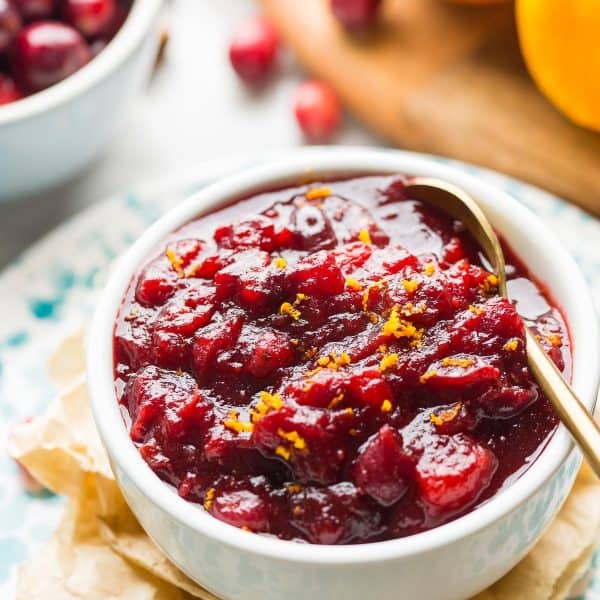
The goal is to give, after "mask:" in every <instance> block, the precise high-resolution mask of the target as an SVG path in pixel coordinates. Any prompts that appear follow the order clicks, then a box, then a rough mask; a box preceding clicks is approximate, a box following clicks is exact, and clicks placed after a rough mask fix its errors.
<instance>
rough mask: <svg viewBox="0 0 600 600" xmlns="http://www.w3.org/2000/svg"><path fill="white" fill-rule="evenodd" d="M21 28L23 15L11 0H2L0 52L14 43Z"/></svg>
mask: <svg viewBox="0 0 600 600" xmlns="http://www.w3.org/2000/svg"><path fill="white" fill-rule="evenodd" d="M19 29H21V16H20V15H19V13H18V11H17V9H16V8H15V6H14V4H12V2H11V1H10V0H0V53H2V52H4V51H5V50H6V49H7V48H8V47H9V46H10V44H11V43H12V41H13V40H14V38H15V36H16V35H17V33H18V32H19Z"/></svg>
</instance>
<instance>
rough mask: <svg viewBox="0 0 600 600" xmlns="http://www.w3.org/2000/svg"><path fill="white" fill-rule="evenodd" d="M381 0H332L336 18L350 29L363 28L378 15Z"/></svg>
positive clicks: (332, 8) (332, 9)
mask: <svg viewBox="0 0 600 600" xmlns="http://www.w3.org/2000/svg"><path fill="white" fill-rule="evenodd" d="M380 4H381V0H331V11H332V12H333V14H334V16H335V18H336V19H337V20H338V21H339V22H340V23H341V24H342V25H343V26H344V27H346V28H348V29H352V30H354V29H363V28H365V27H368V26H369V25H371V24H372V23H373V22H374V20H375V17H376V16H377V10H378V8H379V5H380Z"/></svg>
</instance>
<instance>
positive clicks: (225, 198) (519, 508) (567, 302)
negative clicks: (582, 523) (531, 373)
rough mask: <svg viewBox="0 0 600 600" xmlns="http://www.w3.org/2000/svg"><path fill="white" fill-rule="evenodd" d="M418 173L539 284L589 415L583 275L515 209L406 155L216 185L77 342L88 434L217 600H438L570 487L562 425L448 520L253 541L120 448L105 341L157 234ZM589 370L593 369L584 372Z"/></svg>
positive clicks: (476, 583)
mask: <svg viewBox="0 0 600 600" xmlns="http://www.w3.org/2000/svg"><path fill="white" fill-rule="evenodd" d="M385 172H398V173H406V174H412V175H432V176H436V177H440V178H443V179H446V180H448V181H451V182H453V183H455V184H456V185H458V186H461V187H462V188H464V189H465V190H467V191H468V192H470V193H471V194H473V195H474V196H475V197H477V198H478V199H479V200H480V202H481V204H482V205H483V207H484V209H485V211H486V212H487V213H488V215H489V217H490V218H491V219H492V222H493V223H494V225H495V226H496V228H497V229H498V230H499V231H500V232H501V233H502V234H503V235H504V236H505V238H506V239H507V240H508V241H509V242H510V244H511V245H512V246H513V247H514V248H515V250H516V251H517V252H518V254H519V255H520V256H521V257H523V258H524V259H525V260H526V262H527V264H528V265H529V266H530V267H531V268H532V270H533V272H534V273H536V274H537V275H538V276H539V277H540V278H541V280H543V281H544V282H547V283H548V285H549V287H550V289H551V291H552V293H553V294H554V296H555V297H556V299H557V300H558V302H559V303H560V305H561V306H562V307H563V309H564V312H565V315H566V317H567V319H568V321H569V323H570V327H571V334H572V338H573V343H574V344H573V345H574V349H575V355H574V367H573V385H574V387H575V389H576V391H577V392H578V394H579V395H580V397H581V399H582V400H583V401H584V402H585V404H586V406H588V407H589V408H592V407H593V405H594V401H595V395H596V391H597V387H598V369H597V365H598V364H599V363H600V360H599V348H598V339H599V338H598V332H597V324H596V317H595V312H594V309H593V307H592V302H591V298H590V294H589V292H588V290H587V288H586V284H585V282H584V280H583V277H582V275H581V273H580V271H579V269H578V268H577V266H576V265H575V263H574V261H573V260H572V259H571V258H570V256H568V255H567V253H566V252H565V250H564V249H563V248H562V246H561V245H560V243H559V241H558V240H557V239H556V238H555V237H554V235H553V234H552V233H551V232H550V231H549V230H548V229H547V228H546V227H545V226H544V225H543V224H542V223H541V222H540V221H539V220H538V219H537V218H536V217H535V216H534V215H533V214H532V213H531V212H530V211H529V210H527V209H526V208H525V207H523V206H522V205H521V204H519V203H518V202H517V201H515V200H514V199H512V198H510V197H509V196H507V195H506V194H505V193H503V192H501V191H499V190H498V189H496V188H494V187H493V186H492V185H490V184H488V183H485V182H483V181H481V180H479V179H477V178H475V177H472V176H470V175H466V174H465V173H463V172H461V171H459V170H457V169H455V168H452V167H449V166H443V165H441V164H439V163H438V162H435V161H432V160H430V159H427V158H423V157H420V156H418V155H414V154H409V153H402V152H391V151H376V150H367V149H342V148H332V149H329V150H321V149H318V150H308V151H301V152H296V153H292V154H290V155H289V157H288V158H284V159H282V160H281V161H280V162H276V163H272V164H268V165H265V166H261V167H257V168H253V169H250V170H248V171H245V172H242V173H240V174H239V175H235V176H232V177H227V178H225V179H223V180H222V181H219V182H218V183H215V184H213V185H211V186H209V187H207V188H206V189H204V190H203V191H201V192H200V193H198V194H196V195H194V196H192V197H191V198H189V199H188V200H187V201H186V202H184V203H183V204H181V205H179V206H177V207H176V208H174V209H173V210H172V211H171V212H169V213H168V214H167V215H165V216H164V217H163V218H161V219H160V220H159V221H158V222H157V223H155V224H154V225H153V226H152V227H151V228H150V229H149V230H148V231H147V232H146V233H145V234H144V235H143V236H142V237H141V238H140V239H139V240H138V241H137V243H136V244H135V245H134V246H133V247H132V248H131V250H130V251H129V252H128V253H127V254H126V255H125V256H124V257H123V259H122V260H121V261H120V263H119V264H118V265H117V267H116V269H115V271H114V273H113V275H112V277H111V279H110V281H109V283H108V285H107V287H106V289H105V290H104V293H103V295H102V297H101V299H100V303H99V305H98V308H97V312H96V314H95V317H94V320H93V324H92V327H91V330H90V332H89V337H88V344H87V361H88V377H89V388H90V392H91V399H92V408H93V412H94V416H95V419H96V423H97V425H98V429H99V431H100V435H101V437H102V440H103V442H104V444H105V445H106V449H107V451H108V454H109V456H110V459H111V462H112V465H113V469H114V471H115V474H116V477H117V480H118V482H119V485H120V486H121V489H122V491H123V493H124V495H125V497H126V499H127V501H128V503H129V505H130V506H131V508H132V510H133V512H134V513H135V514H136V516H137V517H138V519H139V521H140V522H141V524H142V525H143V527H144V528H145V530H146V531H147V532H148V533H149V535H150V536H151V537H152V538H153V539H154V540H155V542H156V543H157V544H158V545H159V546H160V547H161V548H162V549H163V550H164V551H165V552H166V553H167V555H168V556H169V557H170V558H171V559H172V561H173V562H174V563H175V564H177V565H178V566H179V567H180V568H181V569H182V570H183V571H185V572H186V573H187V574H188V575H189V576H190V577H192V578H193V579H194V580H196V581H197V582H198V583H200V584H202V585H204V586H205V587H206V588H207V589H209V590H211V591H213V592H214V593H216V594H218V595H219V596H221V597H223V598H228V599H239V600H282V599H283V598H285V599H286V600H300V599H304V598H311V599H312V600H331V599H332V598H344V600H364V599H365V598H369V599H381V600H392V599H393V600H398V598H406V599H408V598H411V599H412V598H419V599H420V600H426V599H431V600H452V599H461V598H467V597H469V596H471V595H472V594H474V593H476V592H478V591H479V590H481V589H483V588H485V587H486V586H488V585H489V584H491V583H492V582H493V581H495V580H496V579H498V578H499V577H501V576H502V575H503V574H504V573H506V572H507V571H508V570H509V569H510V568H511V567H512V566H513V565H515V564H516V563H517V562H518V561H519V560H520V559H521V558H522V557H523V556H524V554H525V553H526V552H527V551H528V550H529V549H530V548H531V546H532V545H533V544H534V543H535V541H536V540H537V539H538V538H539V536H540V535H541V533H542V532H543V531H544V529H545V527H546V526H547V525H548V524H549V523H550V521H551V520H552V518H553V516H554V515H555V514H556V512H557V510H558V509H559V507H560V506H561V504H562V502H563V500H564V499H565V497H566V495H567V494H568V492H569V490H570V489H571V486H572V483H573V480H574V477H575V475H576V472H577V468H578V465H579V462H580V455H579V453H578V451H575V450H574V448H573V444H572V442H571V440H570V438H569V436H568V434H567V432H566V430H565V428H564V427H562V426H561V427H560V428H559V429H558V431H557V432H556V433H555V434H554V436H553V437H552V439H551V441H550V442H549V444H548V446H547V447H546V448H545V449H544V451H543V453H542V454H541V456H540V457H539V458H538V460H537V461H536V462H535V463H534V464H533V466H532V467H531V468H530V469H529V470H528V471H527V472H526V473H525V474H524V475H523V476H522V477H521V478H520V479H518V480H517V481H516V482H515V483H514V484H513V485H512V486H510V488H508V489H507V490H505V491H503V492H501V493H499V494H497V495H496V496H495V497H493V498H492V499H491V500H490V501H488V502H487V503H485V504H484V505H482V506H481V507H479V508H477V509H476V510H474V511H472V512H470V513H469V514H467V515H466V516H464V517H461V518H460V519H457V520H455V521H453V522H451V523H448V524H446V525H443V526H441V527H438V528H436V529H433V530H431V531H427V532H425V533H420V534H417V535H414V536H411V537H407V538H404V539H397V540H391V541H386V542H378V543H371V544H363V545H354V546H315V545H309V544H299V543H293V542H287V541H282V540H278V539H272V538H267V537H263V536H258V535H253V534H249V533H246V532H244V531H241V530H239V529H236V528H234V527H231V526H229V525H227V524H225V523H222V522H221V521H218V520H217V519H215V518H213V517H211V516H210V515H208V514H207V513H206V512H204V511H203V509H202V508H200V507H199V506H197V505H195V504H191V503H189V502H186V501H184V500H182V499H181V498H180V497H179V496H177V494H176V493H175V492H174V491H173V490H172V489H171V488H169V487H167V486H166V485H165V484H164V483H163V482H162V481H161V480H160V479H158V477H157V476H156V475H155V474H154V473H153V472H152V471H151V470H150V468H149V467H148V466H147V465H146V464H145V462H144V461H143V460H142V458H141V457H140V455H139V454H138V451H137V450H136V448H135V447H134V445H133V443H132V442H131V440H130V439H129V436H128V433H127V430H126V428H125V425H124V423H123V419H122V417H121V415H120V413H119V409H118V406H117V400H116V397H115V391H114V385H113V356H112V335H113V325H114V321H115V317H116V314H117V311H118V309H119V306H120V303H121V298H122V296H123V294H124V292H125V290H126V288H127V286H128V284H129V282H130V279H131V277H132V275H133V274H134V273H135V272H136V271H137V269H138V268H139V267H140V265H141V264H142V263H143V262H144V260H145V259H146V258H147V257H148V255H149V254H150V252H151V251H153V250H154V249H155V247H156V245H157V243H158V242H159V241H160V240H162V239H163V238H164V237H165V236H166V235H167V234H168V233H169V232H171V231H172V230H174V229H176V228H177V227H179V226H180V225H182V224H184V223H186V222H187V221H189V220H191V219H192V218H194V217H197V216H199V215H201V214H202V213H204V212H206V211H209V210H211V209H215V208H218V207H220V206H222V205H223V204H226V203H227V202H229V201H230V200H231V199H235V198H238V197H241V196H245V195H247V194H249V193H252V192H254V191H258V190H264V189H269V188H274V187H277V186H281V185H288V184H294V183H297V182H299V181H302V182H305V181H306V179H307V174H309V175H310V177H311V178H313V177H314V178H315V179H317V180H318V179H320V178H324V177H331V176H338V175H339V176H343V175H349V174H353V173H354V174H366V173H385ZM592 365H593V366H592Z"/></svg>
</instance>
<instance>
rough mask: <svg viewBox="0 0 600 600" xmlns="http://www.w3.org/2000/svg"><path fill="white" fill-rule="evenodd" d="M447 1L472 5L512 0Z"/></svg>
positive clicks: (502, 2)
mask: <svg viewBox="0 0 600 600" xmlns="http://www.w3.org/2000/svg"><path fill="white" fill-rule="evenodd" d="M446 1H447V2H452V3H453V4H471V5H472V6H477V5H479V6H485V5H486V4H505V3H506V2H511V1H512V0H446Z"/></svg>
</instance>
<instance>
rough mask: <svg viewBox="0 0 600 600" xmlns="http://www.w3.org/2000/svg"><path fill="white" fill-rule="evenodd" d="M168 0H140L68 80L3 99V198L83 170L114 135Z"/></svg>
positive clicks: (142, 75) (148, 64)
mask: <svg viewBox="0 0 600 600" xmlns="http://www.w3.org/2000/svg"><path fill="white" fill-rule="evenodd" d="M161 4H162V0H135V2H134V3H133V6H132V8H131V12H130V13H129V16H128V17H127V20H126V21H125V23H124V24H123V26H122V27H121V29H120V30H119V32H118V33H117V35H116V36H115V37H114V39H113V40H111V42H110V43H109V44H108V45H107V47H106V48H105V49H104V50H103V51H102V52H100V54H99V55H98V56H97V57H96V58H94V59H93V60H92V61H90V63H88V64H87V65H85V66H84V67H83V68H82V69H80V70H79V71H77V72H76V73H74V74H73V75H71V76H69V77H67V78H66V79H64V80H63V81H61V82H59V83H57V84H56V85H53V86H51V87H49V88H48V89H45V90H43V91H41V92H38V93H37V94H33V95H32V96H28V97H26V98H24V99H22V100H19V101H18V102H14V103H11V104H6V105H4V106H0V200H6V199H12V198H15V197H18V196H23V195H27V194H32V193H34V192H38V191H40V190H43V189H45V188H47V187H49V186H52V185H55V184H58V183H60V182H62V181H64V180H66V179H68V178H69V177H71V176H72V175H74V174H75V173H76V172H77V171H79V170H81V169H82V168H83V167H85V166H86V165H87V164H89V163H90V161H91V160H92V159H93V158H95V157H96V156H97V155H98V153H99V152H100V151H101V150H102V149H103V148H104V146H105V145H106V143H107V142H108V141H109V140H110V136H111V135H112V133H113V132H114V130H115V127H116V126H117V125H118V123H119V118H120V117H121V115H122V114H123V112H124V109H125V108H126V107H127V105H128V101H129V100H130V99H131V98H132V97H133V96H134V95H135V93H136V92H137V91H138V90H139V89H140V88H141V86H142V85H143V83H144V82H145V81H146V79H147V76H148V74H149V72H150V69H151V68H152V64H153V61H154V59H155V56H156V47H157V42H158V36H157V35H156V31H155V24H156V18H157V16H158V13H159V10H160V7H161Z"/></svg>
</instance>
